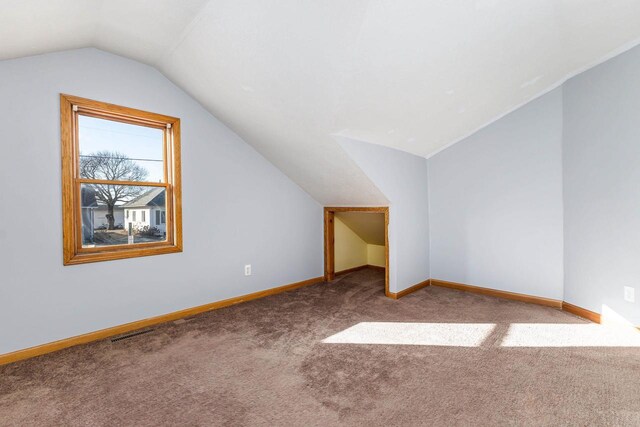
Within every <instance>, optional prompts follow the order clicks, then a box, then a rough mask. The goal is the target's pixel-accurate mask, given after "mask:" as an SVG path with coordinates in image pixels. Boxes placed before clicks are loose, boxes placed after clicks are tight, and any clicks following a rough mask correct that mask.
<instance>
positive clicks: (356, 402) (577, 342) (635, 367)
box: [0, 270, 640, 426]
mask: <svg viewBox="0 0 640 427" xmlns="http://www.w3.org/2000/svg"><path fill="white" fill-rule="evenodd" d="M383 289H384V280H383V275H382V273H380V272H377V271H373V270H363V271H359V272H356V273H352V274H349V275H345V276H342V277H340V278H339V279H338V280H336V281H334V282H332V283H328V284H318V285H314V286H310V287H306V288H302V289H299V290H296V291H292V292H287V293H284V294H280V295H275V296H272V297H268V298H264V299H261V300H256V301H252V302H248V303H244V304H240V305H237V306H233V307H229V308H226V309H221V310H217V311H214V312H210V313H206V314H203V315H199V316H196V317H193V318H190V319H188V320H187V321H186V322H182V323H168V324H164V325H161V326H158V327H156V328H155V329H154V330H153V331H152V332H150V333H147V334H144V335H139V336H136V337H133V338H129V339H125V340H121V341H117V342H112V341H111V340H104V341H101V342H96V343H92V344H88V345H84V346H79V347H75V348H71V349H66V350H63V351H60V352H57V353H52V354H49V355H45V356H41V357H38V358H34V359H30V360H26V361H22V362H18V363H14V364H10V365H6V366H2V367H0V425H2V426H63V425H64V426H93V425H96V426H147V425H148V426H162V425H190V426H195V425H199V426H217V425H228V426H252V425H258V426H262V425H265V426H266V425H269V426H329V425H358V426H360V425H362V426H401V425H407V426H418V425H434V426H454V425H464V426H467V425H468V426H479V425H480V426H486V425H499V426H500V425H518V426H529V425H530V426H544V425H549V426H551V425H553V426H558V425H580V426H586V425H598V426H625V425H627V426H638V425H640V347H639V346H640V341H639V338H638V337H639V335H640V334H637V333H636V334H634V333H632V332H624V333H622V332H616V331H613V330H609V329H607V328H605V327H602V326H599V325H593V324H590V323H588V322H586V321H584V320H581V319H579V318H577V317H574V316H572V315H570V314H567V313H563V312H561V311H558V310H555V309H551V308H545V307H540V306H536V305H530V304H525V303H519V302H514V301H506V300H501V299H495V298H491V297H486V296H479V295H473V294H469V293H463V292H459V291H455V290H449V289H444V288H437V287H428V288H425V289H422V290H420V291H418V292H415V293H414V294H411V295H408V296H406V297H404V298H402V299H400V300H397V301H394V300H391V299H389V298H386V297H385V296H384V292H383Z"/></svg>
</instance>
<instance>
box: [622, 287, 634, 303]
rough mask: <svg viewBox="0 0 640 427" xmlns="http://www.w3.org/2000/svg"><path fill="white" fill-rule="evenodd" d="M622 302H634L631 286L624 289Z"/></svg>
mask: <svg viewBox="0 0 640 427" xmlns="http://www.w3.org/2000/svg"><path fill="white" fill-rule="evenodd" d="M624 300H625V301H628V302H636V290H635V288H632V287H631V286H625V287H624Z"/></svg>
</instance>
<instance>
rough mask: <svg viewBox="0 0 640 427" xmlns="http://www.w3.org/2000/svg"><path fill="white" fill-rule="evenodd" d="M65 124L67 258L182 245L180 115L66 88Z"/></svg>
mask: <svg viewBox="0 0 640 427" xmlns="http://www.w3.org/2000/svg"><path fill="white" fill-rule="evenodd" d="M61 131H62V132H61V135H62V151H63V206H64V210H63V220H64V221H63V226H64V227H63V236H64V263H65V264H77V263H84V262H94V261H101V260H109V259H119V258H129V257H135V256H145V255H154V254H162V253H170V252H179V251H181V250H182V232H181V226H182V224H181V220H182V215H181V200H180V196H181V191H180V190H181V189H180V120H179V119H177V118H173V117H168V116H162V115H158V114H154V113H148V112H144V111H140V110H134V109H130V108H125V107H119V106H115V105H111V104H105V103H101V102H97V101H91V100H86V99H83V98H77V97H72V96H67V95H61ZM138 210H140V214H139V215H136V212H137V211H138ZM154 210H156V212H159V213H160V216H161V220H162V224H156V225H155V226H152V224H151V221H149V223H147V222H146V220H147V219H148V218H147V216H148V215H153V212H154ZM147 211H148V212H149V213H147ZM136 217H137V218H138V219H141V221H136V219H137V218H136ZM165 218H166V219H167V220H166V221H165ZM149 219H150V218H149Z"/></svg>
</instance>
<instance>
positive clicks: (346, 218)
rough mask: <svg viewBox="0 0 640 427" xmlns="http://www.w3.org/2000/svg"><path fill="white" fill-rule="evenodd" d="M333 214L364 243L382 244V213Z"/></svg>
mask: <svg viewBox="0 0 640 427" xmlns="http://www.w3.org/2000/svg"><path fill="white" fill-rule="evenodd" d="M335 215H336V217H338V218H340V221H342V222H343V223H344V224H345V225H346V226H347V227H349V228H350V229H351V230H352V231H353V232H354V233H356V234H357V235H358V237H360V238H361V239H362V240H364V241H365V242H366V243H368V244H370V245H381V246H384V214H381V213H372V212H336V214H335Z"/></svg>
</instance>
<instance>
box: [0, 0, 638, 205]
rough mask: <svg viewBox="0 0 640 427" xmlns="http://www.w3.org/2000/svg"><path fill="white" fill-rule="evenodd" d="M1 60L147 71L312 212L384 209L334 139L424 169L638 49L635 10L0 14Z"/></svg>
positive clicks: (30, 5)
mask: <svg viewBox="0 0 640 427" xmlns="http://www.w3.org/2000/svg"><path fill="white" fill-rule="evenodd" d="M0 8H1V9H0V10H1V11H2V12H1V13H0V40H2V43H0V59H9V58H16V57H21V56H27V55H32V54H38V53H44V52H49V51H55V50H64V49H70V48H77V47H87V46H93V47H98V48H100V49H104V50H107V51H110V52H113V53H116V54H120V55H123V56H126V57H130V58H133V59H136V60H138V61H141V62H144V63H147V64H150V65H152V66H154V67H156V68H158V69H159V70H160V71H161V72H163V73H164V74H165V75H166V76H168V77H169V78H170V79H171V80H173V81H174V82H175V83H176V84H178V85H179V86H181V87H182V88H183V89H185V90H186V91H187V92H189V93H190V94H191V95H192V96H193V97H194V98H196V99H197V100H198V101H199V102H201V103H202V104H203V105H204V106H205V107H206V108H207V109H209V111H211V112H212V113H213V114H214V115H215V116H216V117H218V118H219V119H221V120H222V121H224V122H225V123H226V124H227V125H228V126H230V127H231V128H232V129H233V130H234V131H236V132H237V133H238V134H239V135H240V136H241V137H243V138H244V139H245V140H246V141H247V142H248V143H250V144H252V145H253V146H254V147H255V148H256V149H257V150H258V151H260V152H261V153H262V154H263V155H264V156H265V157H267V158H268V159H269V160H270V161H272V162H273V163H274V164H275V165H276V166H278V167H279V168H280V169H282V170H283V172H285V173H286V174H287V175H288V176H289V177H291V178H292V179H293V180H294V181H295V182H297V183H298V184H299V185H300V186H302V187H303V188H304V189H305V190H307V192H309V193H310V194H311V195H312V196H313V197H315V198H316V199H317V200H318V201H320V202H321V203H326V204H349V205H358V204H381V203H385V202H386V201H387V200H386V198H385V197H384V195H383V194H382V193H380V191H379V190H378V189H377V188H376V187H375V186H374V185H373V184H372V183H371V181H370V180H369V179H368V178H367V177H366V175H365V174H364V173H363V172H362V171H361V170H360V169H359V168H358V167H357V166H356V165H355V163H354V162H353V161H352V160H351V159H350V158H349V156H348V155H347V154H346V153H345V152H343V151H342V149H341V148H340V147H339V145H338V143H337V142H336V141H335V140H334V136H335V135H340V136H345V137H350V138H354V139H358V140H362V141H367V142H371V143H374V144H380V145H385V146H389V147H394V148H397V149H400V150H404V151H408V152H411V153H413V154H416V155H420V156H429V155H432V154H433V153H435V152H437V151H439V150H441V149H442V148H444V147H446V146H448V145H450V144H452V143H454V142H456V141H458V140H460V139H461V138H463V137H465V136H467V135H469V134H471V133H473V132H474V131H476V130H477V129H479V128H481V127H483V126H485V125H487V124H488V123H490V122H492V121H494V120H495V119H497V118H499V117H501V116H503V115H504V114H506V113H508V112H510V111H512V110H513V109H515V108H517V107H518V106H520V105H522V104H523V103H526V102H527V101H529V100H531V99H532V98H534V97H536V96H538V95H540V94H542V93H545V92H546V91H548V90H549V89H551V88H553V87H556V86H557V85H558V84H560V83H562V82H563V81H564V80H565V79H566V78H567V77H569V76H571V75H574V74H576V73H577V72H579V71H582V70H584V69H586V68H588V67H590V66H592V65H595V64H597V63H599V62H601V61H603V60H605V59H607V58H608V57H610V56H612V55H614V54H616V53H619V52H621V51H622V50H625V49H627V48H629V47H632V46H634V45H635V44H636V43H637V41H638V40H639V39H640V1H638V0H517V1H514V0H447V1H444V0H430V1H424V0H404V1H403V0H351V1H339V0H326V1H311V0H306V1H305V0H271V1H261V0H260V1H258V0H46V1H45V0H0Z"/></svg>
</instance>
